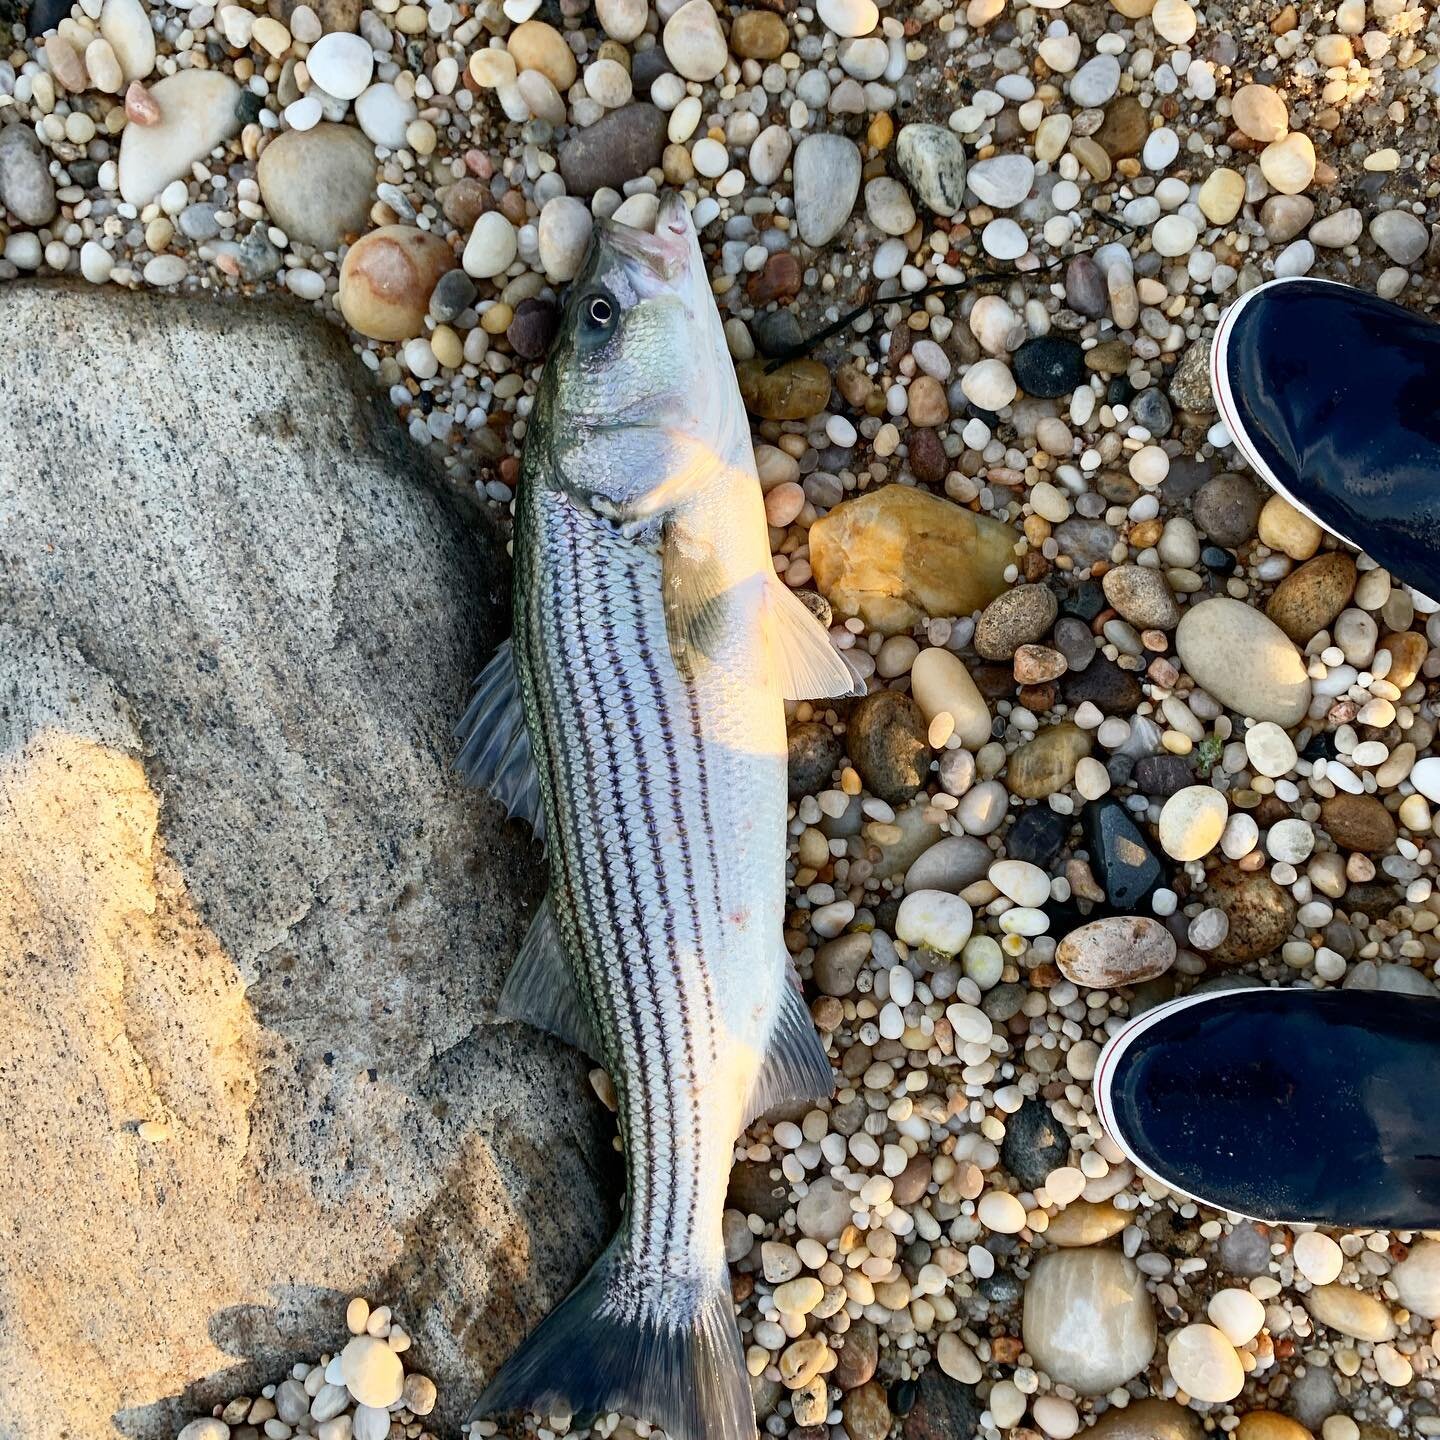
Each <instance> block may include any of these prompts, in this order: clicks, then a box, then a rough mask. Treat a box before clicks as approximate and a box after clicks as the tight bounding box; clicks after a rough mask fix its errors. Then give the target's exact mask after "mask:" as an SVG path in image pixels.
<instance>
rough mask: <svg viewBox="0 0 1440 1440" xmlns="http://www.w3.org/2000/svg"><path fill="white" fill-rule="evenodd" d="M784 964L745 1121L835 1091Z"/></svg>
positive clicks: (801, 1000)
mask: <svg viewBox="0 0 1440 1440" xmlns="http://www.w3.org/2000/svg"><path fill="white" fill-rule="evenodd" d="M785 968H786V972H787V973H786V977H785V982H784V992H783V995H782V997H781V1001H780V1013H779V1014H778V1015H777V1016H776V1017H775V1028H774V1029H773V1030H771V1032H770V1040H769V1043H768V1044H767V1045H766V1047H765V1063H764V1064H763V1065H762V1066H761V1067H760V1073H759V1074H758V1075H757V1076H756V1077H755V1086H754V1089H752V1090H751V1092H750V1103H749V1104H748V1105H747V1106H746V1108H745V1124H746V1125H749V1124H750V1123H751V1122H752V1121H753V1120H756V1119H758V1118H759V1117H760V1116H761V1115H763V1114H764V1113H765V1112H766V1111H767V1110H774V1109H775V1108H776V1107H777V1106H779V1105H794V1104H796V1103H797V1102H799V1101H801V1100H816V1101H819V1100H828V1099H829V1098H830V1096H832V1095H833V1094H834V1093H835V1072H834V1071H833V1070H832V1069H831V1068H830V1061H829V1059H828V1058H827V1057H826V1055H825V1047H824V1045H822V1044H821V1043H820V1036H819V1035H818V1034H817V1033H816V1030H815V1022H814V1021H813V1020H811V1018H810V1012H809V1011H808V1010H807V1009H806V1008H805V1000H804V997H803V996H802V995H801V994H800V991H799V990H798V989H796V987H795V985H794V984H793V983H792V980H791V977H790V974H789V970H790V962H789V960H788V959H787V960H786V962H785Z"/></svg>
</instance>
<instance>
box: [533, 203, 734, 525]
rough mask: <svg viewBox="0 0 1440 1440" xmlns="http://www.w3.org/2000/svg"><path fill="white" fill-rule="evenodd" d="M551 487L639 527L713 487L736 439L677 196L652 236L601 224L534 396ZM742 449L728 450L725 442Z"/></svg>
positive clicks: (725, 355) (718, 345) (691, 232)
mask: <svg viewBox="0 0 1440 1440" xmlns="http://www.w3.org/2000/svg"><path fill="white" fill-rule="evenodd" d="M535 413H536V422H537V423H536V424H535V425H534V426H532V431H531V434H532V437H534V436H535V435H536V432H537V431H538V432H539V437H540V443H541V444H542V445H543V446H544V448H545V450H546V452H547V456H546V458H547V459H548V461H549V462H550V463H549V464H548V465H547V467H546V468H547V470H548V471H549V478H550V483H553V484H556V485H559V486H561V487H562V488H564V489H565V490H567V491H568V492H570V493H571V494H573V495H574V496H575V497H576V498H577V499H579V500H581V501H583V502H584V503H586V504H587V505H589V506H590V507H592V508H593V509H595V510H596V511H597V512H598V513H600V514H603V515H606V516H607V517H610V518H613V519H617V520H623V521H629V522H634V523H645V522H648V521H650V520H652V519H654V518H656V517H659V516H662V515H663V514H665V513H666V512H667V511H669V510H671V509H673V508H674V507H675V506H676V505H677V504H680V503H683V502H684V501H685V500H686V499H688V498H689V497H690V496H691V495H692V494H693V493H695V491H696V490H697V489H699V488H701V487H703V486H705V485H707V484H711V483H714V481H715V479H716V478H717V476H719V475H721V474H723V473H724V472H725V467H727V466H729V465H730V464H732V462H733V460H734V457H735V455H736V454H737V453H744V454H747V455H748V444H749V429H748V426H747V424H746V421H745V418H744V409H743V406H742V405H741V402H740V393H739V389H738V386H737V384H736V381H735V372H734V367H733V364H732V362H731V359H730V354H729V349H728V347H727V345H726V343H725V332H724V329H723V327H722V325H721V322H720V315H719V312H718V310H717V309H716V307H715V300H714V296H713V295H712V293H711V289H710V282H709V276H708V274H707V273H706V268H705V262H704V259H703V258H702V256H701V253H700V242H699V237H698V236H697V235H696V233H695V227H694V224H693V222H692V221H691V219H690V213H689V211H688V209H687V208H686V205H685V201H684V198H683V197H682V196H681V195H679V194H677V193H674V192H672V193H670V194H667V195H666V196H664V197H663V198H662V200H661V203H660V209H659V213H658V216H657V218H656V222H655V229H654V232H653V233H651V232H649V231H644V230H639V229H635V228H634V227H632V226H629V225H622V224H617V223H616V222H614V221H612V220H602V221H600V222H599V223H598V224H597V225H596V227H595V231H594V233H593V235H592V237H591V242H590V248H589V250H588V252H587V255H586V259H585V263H584V265H583V266H582V268H581V270H580V273H579V275H578V276H577V277H576V279H575V282H574V284H573V285H572V286H571V289H570V294H569V297H568V300H567V302H566V305H565V311H564V316H563V318H562V320H561V324H560V329H559V333H558V335H557V337H556V340H555V344H554V346H553V347H552V349H551V352H550V358H549V361H548V363H547V365H546V368H545V372H544V375H543V376H542V378H541V382H540V390H539V393H538V395H537V396H536V407H535ZM740 445H744V446H745V447H747V448H746V450H745V451H743V452H741V451H739V450H738V449H737V447H738V446H740Z"/></svg>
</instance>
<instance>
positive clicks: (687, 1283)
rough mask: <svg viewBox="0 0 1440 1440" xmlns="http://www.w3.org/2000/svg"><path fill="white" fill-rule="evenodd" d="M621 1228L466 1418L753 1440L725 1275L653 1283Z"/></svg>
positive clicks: (685, 1439)
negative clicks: (627, 1424) (561, 1417)
mask: <svg viewBox="0 0 1440 1440" xmlns="http://www.w3.org/2000/svg"><path fill="white" fill-rule="evenodd" d="M623 1233H624V1232H623V1231H622V1232H621V1235H620V1236H617V1237H616V1238H615V1240H613V1241H611V1243H610V1246H609V1248H608V1249H607V1250H606V1251H605V1253H604V1254H603V1255H602V1256H601V1257H600V1258H599V1260H597V1261H596V1262H595V1264H594V1265H593V1266H592V1267H591V1269H590V1272H589V1274H587V1275H586V1276H585V1278H584V1279H583V1280H582V1281H581V1282H580V1284H579V1285H577V1286H576V1287H575V1289H574V1290H573V1291H571V1293H570V1294H569V1296H567V1297H566V1299H565V1300H563V1301H562V1302H561V1303H560V1304H559V1305H558V1306H557V1307H556V1308H555V1309H554V1310H552V1311H551V1312H550V1314H549V1315H548V1316H546V1318H545V1319H544V1320H543V1321H541V1323H540V1326H539V1328H538V1329H536V1330H535V1331H534V1333H533V1334H531V1335H530V1336H529V1337H528V1338H527V1339H526V1340H525V1342H524V1343H523V1344H522V1345H521V1347H520V1349H519V1350H517V1351H516V1352H515V1354H514V1355H512V1356H511V1357H510V1359H509V1360H508V1361H507V1362H506V1363H505V1364H504V1365H503V1366H501V1368H500V1371H499V1373H498V1374H497V1375H496V1376H495V1378H494V1379H493V1380H492V1381H491V1382H490V1384H489V1386H488V1388H487V1389H486V1391H485V1393H484V1394H483V1395H482V1396H481V1397H480V1399H479V1400H478V1401H477V1402H476V1405H475V1408H474V1409H473V1410H472V1411H471V1412H470V1419H471V1420H477V1419H480V1418H482V1417H485V1416H490V1415H499V1414H504V1413H506V1412H508V1411H516V1410H538V1411H540V1412H541V1413H544V1412H545V1411H546V1409H547V1407H549V1406H553V1405H556V1404H559V1405H564V1406H568V1407H569V1410H570V1413H571V1414H572V1415H587V1414H588V1415H604V1414H607V1413H609V1412H610V1411H620V1412H621V1413H622V1414H628V1415H633V1416H635V1417H636V1418H638V1419H644V1420H648V1421H650V1422H651V1423H652V1424H657V1425H660V1426H662V1427H663V1428H664V1430H665V1433H666V1434H667V1435H668V1436H670V1437H672V1440H755V1408H754V1402H753V1401H752V1399H751V1395H750V1381H749V1377H748V1375H747V1373H746V1370H745V1357H744V1352H743V1351H742V1349H741V1345H740V1333H739V1331H738V1329H737V1328H736V1325H735V1311H734V1308H733V1306H732V1305H731V1301H730V1289H729V1286H728V1284H727V1283H726V1277H725V1272H724V1271H723V1269H722V1271H721V1272H720V1274H719V1275H717V1276H716V1277H715V1278H714V1279H713V1280H712V1281H708V1282H707V1281H704V1280H699V1279H686V1280H684V1281H676V1280H673V1279H670V1280H662V1281H661V1283H659V1284H657V1283H656V1281H655V1279H654V1278H652V1276H651V1275H649V1274H647V1273H645V1272H643V1271H642V1270H641V1269H640V1268H639V1267H638V1266H636V1265H635V1264H634V1262H633V1261H632V1260H630V1259H629V1257H628V1256H627V1255H626V1254H625V1253H624V1250H623V1248H622V1237H623Z"/></svg>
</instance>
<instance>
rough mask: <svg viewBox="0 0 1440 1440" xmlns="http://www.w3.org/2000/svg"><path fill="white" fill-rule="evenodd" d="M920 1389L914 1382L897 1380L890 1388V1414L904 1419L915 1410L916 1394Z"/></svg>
mask: <svg viewBox="0 0 1440 1440" xmlns="http://www.w3.org/2000/svg"><path fill="white" fill-rule="evenodd" d="M917 1388H918V1387H917V1386H916V1384H915V1381H913V1380H897V1381H896V1382H895V1383H894V1384H893V1385H892V1386H891V1387H890V1413H891V1414H892V1415H899V1416H901V1417H902V1418H903V1417H904V1416H906V1415H908V1414H909V1413H910V1412H911V1411H912V1410H913V1409H914V1408H915V1392H916V1389H917Z"/></svg>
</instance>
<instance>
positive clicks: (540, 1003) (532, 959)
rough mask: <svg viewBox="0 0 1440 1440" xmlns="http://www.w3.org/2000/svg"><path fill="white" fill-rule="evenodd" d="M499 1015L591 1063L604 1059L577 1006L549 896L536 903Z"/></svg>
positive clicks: (575, 986) (591, 1027)
mask: <svg viewBox="0 0 1440 1440" xmlns="http://www.w3.org/2000/svg"><path fill="white" fill-rule="evenodd" d="M500 1014H501V1015H502V1016H504V1017H505V1018H506V1019H507V1020H523V1021H524V1022H525V1023H526V1024H527V1025H533V1026H534V1027H535V1028H536V1029H537V1030H543V1031H545V1033H546V1034H547V1035H556V1036H558V1037H559V1038H560V1039H561V1040H563V1041H565V1043H566V1044H567V1045H573V1046H574V1047H575V1048H576V1049H577V1050H583V1051H584V1052H585V1053H586V1054H587V1055H589V1056H590V1057H591V1058H592V1059H595V1060H602V1059H603V1058H604V1057H603V1056H602V1055H601V1054H600V1042H599V1039H598V1037H597V1036H596V1034H595V1027H594V1025H593V1024H591V1021H590V1017H589V1016H588V1015H587V1014H586V1013H585V1007H584V1006H583V1005H582V1004H581V1002H580V989H579V986H578V984H577V983H576V980H575V971H574V969H573V968H572V966H571V964H570V959H569V956H567V955H566V953H565V942H564V941H563V940H562V939H561V938H560V927H559V926H558V925H557V924H556V923H555V910H554V907H553V906H552V905H551V903H550V897H549V896H548V895H547V896H546V897H545V898H544V899H543V900H542V901H541V902H540V908H539V909H538V910H537V911H536V912H535V918H534V919H533V920H532V921H531V922H530V929H529V930H528V931H527V932H526V934H525V940H524V942H523V943H522V944H521V946H520V953H519V955H517V956H516V957H515V964H514V965H513V966H512V967H511V969H510V974H509V975H508V976H507V977H506V979H505V984H504V986H503V987H502V989H501V991H500Z"/></svg>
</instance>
